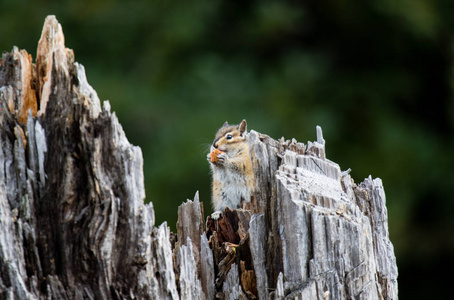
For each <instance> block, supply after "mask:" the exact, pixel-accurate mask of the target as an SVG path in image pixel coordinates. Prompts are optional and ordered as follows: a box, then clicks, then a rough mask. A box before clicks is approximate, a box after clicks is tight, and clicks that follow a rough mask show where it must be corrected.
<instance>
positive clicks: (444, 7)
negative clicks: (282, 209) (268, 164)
mask: <svg viewBox="0 0 454 300" xmlns="http://www.w3.org/2000/svg"><path fill="white" fill-rule="evenodd" d="M302 2H303V1H220V0H209V1H144V0H141V1H140V0H139V1H109V0H104V1H93V0H91V1H31V0H29V1H27V0H22V1H18V0H10V1H6V0H2V1H1V2H0V49H2V50H5V51H10V50H11V49H12V47H13V45H17V46H18V47H19V48H21V49H27V51H28V52H29V53H31V54H32V55H33V56H35V53H36V46H37V42H38V39H39V36H40V33H41V28H42V25H43V22H44V18H45V17H46V16H47V15H49V14H55V15H56V16H57V19H58V20H59V21H60V23H61V24H62V26H63V30H64V33H65V37H66V46H67V47H69V48H72V49H74V52H75V55H76V60H77V61H78V62H80V63H81V64H83V65H84V66H85V68H86V72H87V76H88V80H89V82H90V84H91V85H92V86H93V87H94V88H95V89H96V90H97V92H98V95H99V97H100V99H101V100H105V99H109V100H110V102H111V104H112V109H113V110H114V111H116V112H117V114H118V117H119V119H120V122H121V123H122V125H123V127H124V129H125V131H126V134H127V136H128V138H129V140H130V142H131V143H133V144H135V145H138V146H140V147H141V148H142V151H143V155H144V172H145V185H146V192H147V201H152V202H153V205H154V207H155V211H156V219H157V224H160V223H161V222H163V221H165V220H167V221H168V223H169V225H170V226H171V228H172V229H174V228H175V223H176V216H177V207H178V205H179V204H181V203H182V202H183V201H184V200H186V199H187V198H191V199H192V198H193V196H194V193H195V192H196V190H199V191H200V197H201V200H202V201H203V202H204V204H205V214H208V213H210V204H209V202H210V175H209V166H208V163H207V162H206V160H205V155H206V153H207V149H208V145H209V144H210V142H211V141H212V138H213V137H214V133H215V131H216V130H217V128H218V127H219V126H221V125H222V124H223V123H224V122H225V121H226V120H227V121H229V122H230V123H238V122H240V121H241V120H242V119H243V118H246V119H247V121H248V127H249V129H255V130H257V131H259V132H262V133H266V134H269V135H270V136H272V137H274V138H280V137H281V136H285V137H286V138H296V139H297V140H298V141H301V142H306V141H307V140H311V141H312V140H315V138H316V137H315V126H316V125H321V126H322V128H323V130H324V137H325V139H326V141H327V155H328V158H329V159H331V160H333V161H335V162H337V163H339V164H340V166H341V168H342V169H343V170H346V169H347V168H351V169H352V173H351V174H352V176H353V178H354V179H355V180H356V182H358V183H359V182H361V181H362V180H363V178H365V177H367V176H368V175H369V174H372V176H373V177H380V178H382V179H383V183H384V186H385V191H386V194H387V206H388V213H389V226H390V234H391V240H392V242H393V244H394V247H395V251H396V255H397V262H398V267H399V279H398V281H399V295H400V298H401V299H435V298H438V297H439V296H443V295H445V296H446V295H449V294H452V293H451V292H450V285H451V278H450V277H452V276H450V275H449V276H447V275H446V274H451V273H452V269H453V267H454V263H453V261H454V259H453V258H454V232H453V229H454V226H453V225H454V224H453V223H454V215H453V212H454V201H453V200H454V199H453V196H452V189H453V186H454V171H453V167H454V155H453V150H452V149H453V148H454V142H453V141H454V140H453V136H454V119H453V117H454V100H453V87H454V81H453V66H454V62H453V58H454V48H453V45H454V35H453V33H454V17H453V16H454V2H452V1H448V0H444V1H442V0H440V1H433V0H397V1H395V0H356V1H355V0H346V1H333V0H320V1H305V2H304V3H302Z"/></svg>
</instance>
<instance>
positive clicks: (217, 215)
mask: <svg viewBox="0 0 454 300" xmlns="http://www.w3.org/2000/svg"><path fill="white" fill-rule="evenodd" d="M221 217H222V211H219V210H218V211H215V212H214V213H212V214H211V218H212V219H213V220H219V218H221Z"/></svg>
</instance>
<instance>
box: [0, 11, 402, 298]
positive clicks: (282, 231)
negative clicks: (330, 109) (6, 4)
mask: <svg viewBox="0 0 454 300" xmlns="http://www.w3.org/2000/svg"><path fill="white" fill-rule="evenodd" d="M316 133H317V141H315V142H308V143H307V146H306V145H305V144H303V143H300V142H297V141H296V140H294V139H293V140H284V139H283V138H282V139H280V140H279V141H276V140H274V139H272V138H270V137H269V136H266V135H263V134H260V133H258V132H255V131H251V132H250V133H249V134H248V143H249V146H250V151H251V152H250V154H251V159H252V162H253V169H254V173H255V180H256V182H255V184H256V190H255V193H254V195H253V198H252V201H251V202H250V204H248V206H246V208H248V209H249V210H244V209H238V210H233V211H231V210H230V209H226V210H225V211H224V212H223V216H222V218H220V219H219V220H212V219H211V218H210V217H208V219H207V221H206V224H205V220H204V217H203V206H202V203H201V202H200V201H199V195H198V193H197V194H196V196H195V197H194V201H187V202H186V203H184V204H183V205H182V206H180V208H179V209H178V216H179V220H178V223H177V230H178V231H177V234H176V235H173V234H171V233H170V230H169V228H168V226H167V224H166V223H164V224H162V225H161V226H159V227H155V218H154V210H153V206H152V204H151V203H150V204H147V205H145V204H144V203H143V200H144V198H145V192H144V186H143V181H144V179H143V172H142V165H143V161H142V153H141V150H140V148H138V147H134V146H132V145H131V144H130V143H129V142H128V140H127V138H126V136H125V134H124V132H123V130H122V128H121V125H120V124H119V122H118V120H117V118H116V116H115V113H112V112H111V109H110V104H109V103H108V102H107V101H106V102H104V103H103V105H102V106H101V104H100V101H99V99H98V96H97V94H96V92H95V91H94V89H93V88H92V87H91V86H90V85H89V84H88V82H87V79H86V76H85V71H84V68H83V66H82V65H80V64H77V63H76V62H74V53H73V52H72V51H71V50H70V49H67V48H66V47H65V45H64V36H63V32H62V28H61V26H60V24H58V22H57V20H56V19H55V17H52V16H51V17H48V18H47V19H46V22H45V25H44V29H43V33H42V37H41V39H40V41H39V45H38V51H37V59H36V64H35V65H33V64H32V58H31V56H30V55H28V53H27V52H26V51H25V50H21V51H19V50H18V49H17V48H14V49H13V51H12V52H11V53H4V54H3V57H2V62H1V64H0V145H1V147H0V298H1V299H49V298H54V299H132V298H135V299H180V298H181V299H213V298H221V299H256V298H259V299H397V266H396V260H395V256H394V250H393V246H392V243H391V241H390V240H389V234H388V222H387V210H386V197H385V193H384V189H383V185H382V182H381V180H380V179H378V178H377V179H372V177H369V178H366V179H365V180H364V181H363V182H362V183H360V184H355V183H354V181H353V179H352V178H351V177H350V175H349V172H348V171H345V172H341V169H340V167H339V166H338V165H337V164H336V163H334V162H332V161H330V160H328V159H327V158H326V151H325V145H326V142H325V140H324V138H323V134H322V130H321V128H320V127H317V129H316ZM202 198H203V199H207V200H208V199H209V195H203V196H202ZM251 214H252V215H251Z"/></svg>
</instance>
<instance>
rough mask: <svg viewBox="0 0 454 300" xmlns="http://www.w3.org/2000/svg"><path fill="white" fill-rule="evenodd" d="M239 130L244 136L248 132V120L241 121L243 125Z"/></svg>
mask: <svg viewBox="0 0 454 300" xmlns="http://www.w3.org/2000/svg"><path fill="white" fill-rule="evenodd" d="M238 130H239V131H240V134H241V135H243V133H245V132H246V131H247V123H246V120H243V121H241V123H240V124H239V125H238Z"/></svg>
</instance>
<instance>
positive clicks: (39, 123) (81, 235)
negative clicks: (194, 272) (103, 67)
mask: <svg viewBox="0 0 454 300" xmlns="http://www.w3.org/2000/svg"><path fill="white" fill-rule="evenodd" d="M37 52H38V57H37V62H36V65H31V63H28V62H30V60H31V57H30V56H29V55H28V54H27V53H26V52H25V51H24V50H22V51H18V50H17V49H16V48H15V49H14V50H13V52H12V53H4V54H3V57H2V63H1V66H0V144H1V147H0V274H1V276H0V298H1V299H47V298H54V299H84V298H87V299H119V298H132V297H135V298H141V299H158V298H159V299H163V298H168V299H175V298H178V291H177V288H176V284H175V283H176V281H175V275H174V272H173V269H172V268H173V262H172V251H171V244H170V241H169V236H170V231H169V229H168V228H167V227H166V226H165V225H164V226H161V227H159V229H158V228H155V227H154V211H153V207H152V205H151V204H149V205H145V204H144V202H143V201H144V198H145V192H144V185H143V171H142V165H143V162H142V153H141V150H140V148H138V147H134V146H132V145H130V144H129V142H128V140H127V138H126V136H125V134H124V132H123V130H122V128H121V125H120V124H119V123H118V120H117V118H116V116H115V114H114V113H111V111H110V105H109V103H108V102H104V106H103V107H102V108H101V105H100V102H99V99H98V97H97V95H96V93H95V92H94V90H93V89H92V88H91V87H90V86H89V84H88V83H87V80H86V77H85V73H84V69H83V67H82V66H81V65H79V64H77V63H74V54H73V52H72V51H71V50H69V49H67V48H65V46H64V37H63V33H62V29H61V26H60V25H59V24H58V22H57V21H56V19H55V17H48V18H47V19H46V22H45V25H44V29H43V34H42V37H41V39H40V42H39V46H38V51H37ZM30 81H31V82H32V83H33V84H31V83H30ZM35 86H36V91H35V90H34V87H35ZM27 95H28V96H27ZM30 95H31V96H30ZM33 95H35V97H33ZM33 101H34V102H33ZM24 116H25V117H24Z"/></svg>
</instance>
